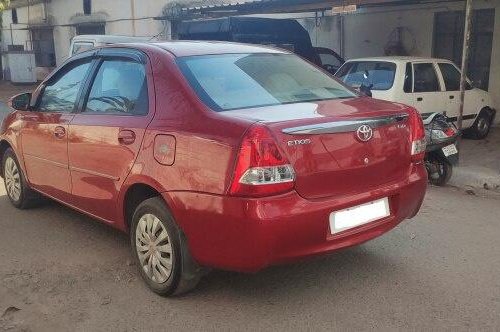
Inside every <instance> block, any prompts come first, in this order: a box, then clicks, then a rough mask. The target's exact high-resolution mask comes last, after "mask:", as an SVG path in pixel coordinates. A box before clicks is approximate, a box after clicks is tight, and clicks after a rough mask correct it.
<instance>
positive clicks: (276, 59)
mask: <svg viewBox="0 0 500 332" xmlns="http://www.w3.org/2000/svg"><path fill="white" fill-rule="evenodd" d="M178 64H179V67H180V68H181V71H182V72H183V74H184V75H185V77H186V78H187V79H188V81H189V83H190V84H191V86H192V87H193V88H194V90H195V91H196V92H197V94H198V96H199V97H200V98H201V99H202V100H203V101H204V102H205V103H206V104H207V105H208V106H209V107H210V108H212V109H213V110H215V111H227V110H234V109H241V108H250V107H262V106H271V105H282V104H290V103H300V102H311V101H320V100H328V99H339V98H352V97H356V94H355V93H354V92H352V91H350V90H349V89H348V88H346V87H345V86H343V85H342V84H341V83H339V82H337V81H336V80H335V79H334V78H332V77H330V76H329V75H328V74H326V73H324V72H323V71H322V70H321V69H319V68H317V67H315V66H313V65H311V64H309V63H307V62H305V61H304V60H302V59H300V58H299V57H297V56H295V55H292V54H271V53H269V54H268V53H255V54H223V55H203V56H191V57H183V58H179V59H178Z"/></svg>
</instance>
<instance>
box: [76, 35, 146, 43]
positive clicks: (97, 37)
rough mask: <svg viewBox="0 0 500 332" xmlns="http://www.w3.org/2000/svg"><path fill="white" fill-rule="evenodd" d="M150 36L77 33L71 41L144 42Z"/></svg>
mask: <svg viewBox="0 0 500 332" xmlns="http://www.w3.org/2000/svg"><path fill="white" fill-rule="evenodd" d="M151 39H152V38H151V37H131V36H120V35H78V36H75V37H74V38H73V42H78V41H88V40H92V41H96V42H98V43H106V44H111V43H127V42H146V41H149V40H151Z"/></svg>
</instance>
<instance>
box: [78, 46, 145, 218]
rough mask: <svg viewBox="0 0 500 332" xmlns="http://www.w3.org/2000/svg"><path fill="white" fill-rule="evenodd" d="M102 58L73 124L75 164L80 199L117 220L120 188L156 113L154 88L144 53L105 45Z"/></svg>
mask: <svg viewBox="0 0 500 332" xmlns="http://www.w3.org/2000/svg"><path fill="white" fill-rule="evenodd" d="M99 58H100V60H99V64H98V66H97V68H96V71H95V73H94V75H93V76H94V77H93V79H92V80H91V82H90V83H89V86H88V87H87V89H86V90H87V92H86V97H85V98H84V100H83V102H82V105H81V107H80V111H79V112H78V113H77V114H76V115H75V117H74V118H73V120H72V121H71V124H70V126H69V131H70V135H69V145H68V151H69V164H70V170H71V181H72V193H73V200H74V202H75V205H76V206H78V207H79V208H80V209H82V210H84V211H85V212H87V213H90V214H92V215H94V216H97V217H99V218H101V219H104V220H106V221H109V222H114V221H116V220H117V219H116V218H117V214H116V212H117V210H116V209H114V208H113V207H115V206H116V202H117V196H118V193H119V191H120V188H121V186H122V184H123V182H124V181H125V179H126V177H127V175H128V174H129V172H130V170H131V168H132V166H133V164H134V161H135V159H136V157H137V154H138V152H139V148H140V146H141V142H142V139H143V136H144V133H145V130H146V128H147V126H148V124H149V123H150V122H151V119H152V116H153V113H154V112H153V111H154V109H153V108H154V102H153V101H150V97H149V96H148V91H150V92H151V94H153V91H154V89H153V83H152V76H151V75H152V73H151V70H150V69H149V65H148V64H147V63H146V56H145V55H144V54H142V53H140V52H138V51H133V50H120V49H103V50H101V51H100V52H99ZM151 98H153V99H151V100H154V97H153V96H152V97H151Z"/></svg>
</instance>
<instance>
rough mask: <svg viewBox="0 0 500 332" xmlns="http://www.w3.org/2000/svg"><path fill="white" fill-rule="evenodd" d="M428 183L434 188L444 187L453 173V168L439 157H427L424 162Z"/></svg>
mask: <svg viewBox="0 0 500 332" xmlns="http://www.w3.org/2000/svg"><path fill="white" fill-rule="evenodd" d="M426 163H427V164H428V165H427V172H428V174H429V182H430V183H431V184H433V185H435V186H439V187H442V186H445V185H446V184H447V183H448V181H449V180H450V178H451V175H452V173H453V166H452V165H451V164H450V163H449V162H448V160H446V159H445V158H444V157H441V156H429V160H427V162H426Z"/></svg>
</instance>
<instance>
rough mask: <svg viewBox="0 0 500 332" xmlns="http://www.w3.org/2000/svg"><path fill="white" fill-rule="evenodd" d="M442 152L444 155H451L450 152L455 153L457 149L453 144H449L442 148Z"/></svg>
mask: <svg viewBox="0 0 500 332" xmlns="http://www.w3.org/2000/svg"><path fill="white" fill-rule="evenodd" d="M442 150H443V153H444V156H445V157H448V156H451V155H452V154H457V153H458V150H457V147H456V146H455V144H451V145H448V146H445V147H444V148H443V149H442Z"/></svg>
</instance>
